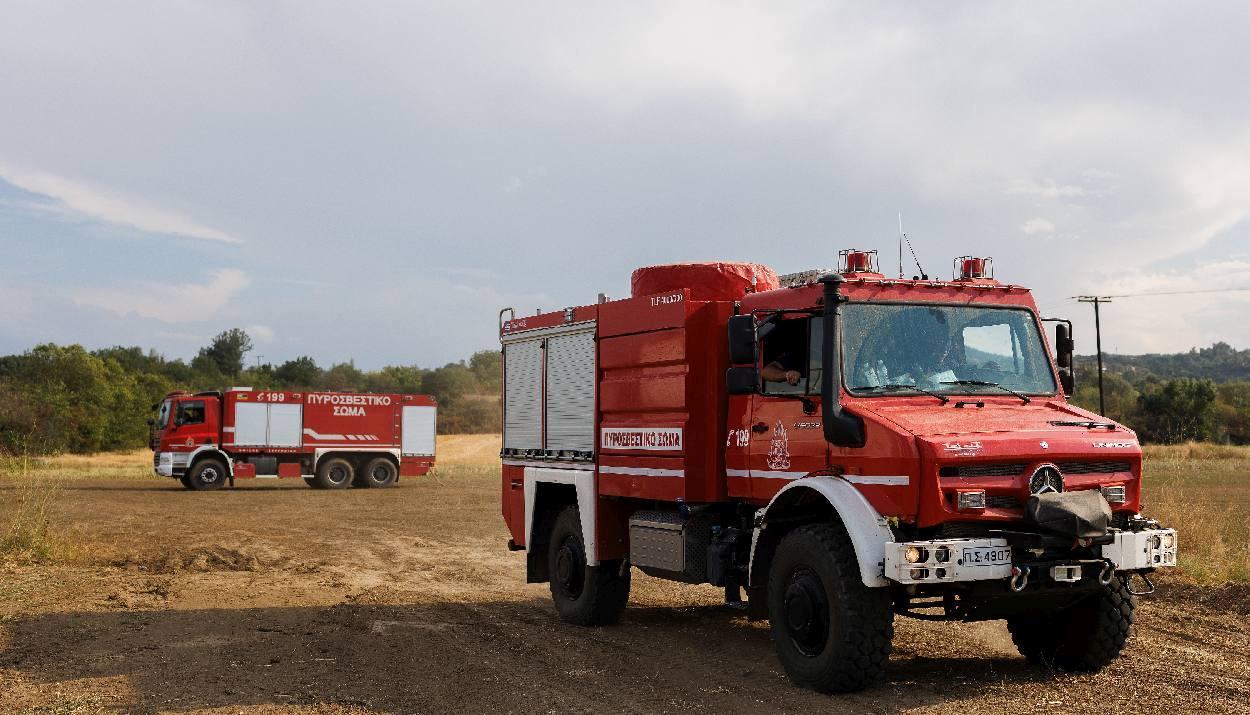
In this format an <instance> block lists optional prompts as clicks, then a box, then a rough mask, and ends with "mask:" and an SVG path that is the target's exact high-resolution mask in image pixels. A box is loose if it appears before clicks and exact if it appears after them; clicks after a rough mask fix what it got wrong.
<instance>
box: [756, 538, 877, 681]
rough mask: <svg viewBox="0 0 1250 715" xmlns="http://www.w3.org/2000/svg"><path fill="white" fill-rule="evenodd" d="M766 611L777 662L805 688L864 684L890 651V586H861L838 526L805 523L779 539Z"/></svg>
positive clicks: (874, 677) (852, 554)
mask: <svg viewBox="0 0 1250 715" xmlns="http://www.w3.org/2000/svg"><path fill="white" fill-rule="evenodd" d="M768 618H769V625H770V628H771V629H772V636H773V646H774V647H775V648H776V650H777V658H778V660H780V661H781V666H782V668H784V669H785V671H786V675H787V676H789V677H790V680H792V681H794V683H795V684H796V685H799V686H801V687H804V688H811V689H812V690H816V691H819V692H822V693H848V692H854V691H856V690H863V689H864V688H865V687H867V686H868V685H870V684H872V683H873V682H874V681H876V680H877V679H878V678H880V677H881V675H882V673H883V671H884V669H885V663H886V661H887V660H888V659H889V657H890V649H891V645H892V644H891V641H892V640H893V638H894V611H893V609H892V607H891V604H890V595H889V592H888V590H887V589H884V588H869V587H867V586H865V585H864V582H863V579H862V578H861V577H860V573H859V562H858V561H857V560H856V558H855V550H854V547H852V546H851V540H850V537H849V536H847V534H846V530H845V529H844V528H843V527H842V526H841V525H834V524H810V525H808V526H801V527H799V528H797V529H795V530H794V531H791V532H790V533H788V534H786V535H785V537H783V538H782V540H781V543H780V544H778V545H777V552H776V554H775V555H774V556H773V563H772V568H770V569H769V575H768Z"/></svg>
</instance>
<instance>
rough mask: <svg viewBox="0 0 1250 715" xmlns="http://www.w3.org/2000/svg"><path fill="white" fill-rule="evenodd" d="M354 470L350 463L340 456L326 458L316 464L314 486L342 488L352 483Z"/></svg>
mask: <svg viewBox="0 0 1250 715" xmlns="http://www.w3.org/2000/svg"><path fill="white" fill-rule="evenodd" d="M354 476H355V470H353V469H352V463H351V462H349V461H347V460H346V459H343V458H342V457H334V458H332V459H327V460H326V461H324V462H322V463H321V464H319V465H317V476H315V477H313V483H314V486H316V487H319V488H321V489H343V488H344V487H346V486H347V485H349V484H351V483H352V478H353V477H354Z"/></svg>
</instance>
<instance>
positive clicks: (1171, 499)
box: [1142, 443, 1250, 584]
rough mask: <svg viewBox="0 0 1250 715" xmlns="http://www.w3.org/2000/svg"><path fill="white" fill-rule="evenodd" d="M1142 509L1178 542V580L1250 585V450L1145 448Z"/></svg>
mask: <svg viewBox="0 0 1250 715" xmlns="http://www.w3.org/2000/svg"><path fill="white" fill-rule="evenodd" d="M1145 451H1146V455H1145V470H1144V471H1145V477H1144V480H1143V495H1142V502H1143V507H1142V511H1143V513H1144V514H1146V515H1147V516H1150V517H1153V518H1155V519H1158V520H1159V521H1160V522H1162V523H1163V524H1165V525H1167V526H1171V527H1175V528H1176V530H1177V532H1178V533H1179V538H1180V555H1179V567H1178V569H1177V571H1178V573H1177V574H1176V575H1177V576H1179V577H1181V578H1182V579H1184V580H1186V581H1191V582H1194V583H1200V584H1220V583H1228V582H1246V581H1250V447H1230V446H1224V445H1214V444H1194V443H1190V444H1180V445H1167V446H1163V445H1159V446H1148V447H1146V450H1145Z"/></svg>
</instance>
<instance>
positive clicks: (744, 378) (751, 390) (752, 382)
mask: <svg viewBox="0 0 1250 715" xmlns="http://www.w3.org/2000/svg"><path fill="white" fill-rule="evenodd" d="M725 390H726V392H728V393H729V394H731V395H754V394H755V393H757V392H759V391H760V371H759V370H757V369H755V368H754V367H731V368H729V369H728V370H726V371H725Z"/></svg>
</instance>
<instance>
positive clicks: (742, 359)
mask: <svg viewBox="0 0 1250 715" xmlns="http://www.w3.org/2000/svg"><path fill="white" fill-rule="evenodd" d="M757 345H758V343H756V338H755V316H753V315H735V316H733V317H732V318H730V319H729V362H730V363H731V364H733V365H754V364H755V353H756V346H757ZM733 394H738V393H733Z"/></svg>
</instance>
